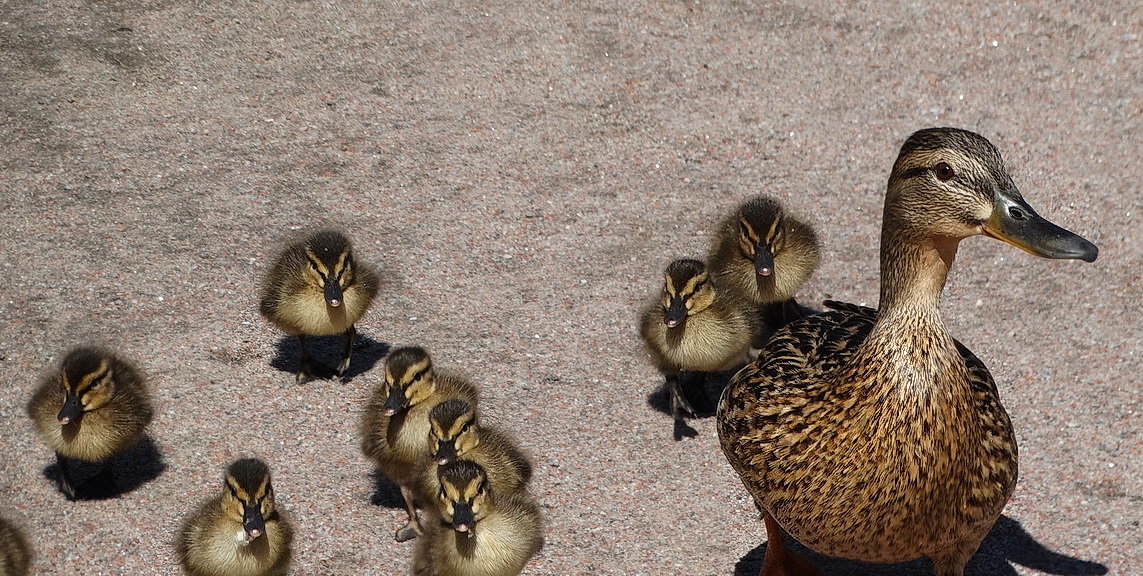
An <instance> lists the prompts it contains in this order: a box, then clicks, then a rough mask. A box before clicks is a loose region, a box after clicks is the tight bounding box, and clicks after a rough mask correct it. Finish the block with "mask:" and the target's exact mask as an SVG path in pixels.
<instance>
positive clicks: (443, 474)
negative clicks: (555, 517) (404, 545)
mask: <svg viewBox="0 0 1143 576" xmlns="http://www.w3.org/2000/svg"><path fill="white" fill-rule="evenodd" d="M438 475H439V482H438V483H439V485H440V489H439V491H438V492H437V493H436V494H435V498H434V502H433V507H434V508H435V510H434V513H433V514H432V516H433V520H432V521H431V522H426V524H427V532H426V533H425V536H424V537H422V538H421V539H420V540H419V541H418V542H417V547H416V550H415V551H414V556H413V574H415V575H416V576H514V575H517V574H520V572H521V571H522V570H523V569H524V566H525V565H526V564H527V563H528V560H529V559H531V558H532V556H535V554H536V552H539V551H540V548H542V547H543V545H544V536H543V521H542V519H541V517H540V510H539V507H538V506H537V505H536V502H535V500H534V499H533V498H532V497H531V495H529V494H528V492H527V491H526V490H521V491H518V492H509V493H503V494H502V493H498V492H495V491H494V490H491V489H490V488H489V482H488V477H487V476H486V475H485V472H484V469H482V468H481V467H480V465H479V464H477V463H475V462H472V461H469V460H456V461H454V462H451V463H449V464H446V465H444V466H441V467H440V469H439V470H438Z"/></svg>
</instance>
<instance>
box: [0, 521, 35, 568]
mask: <svg viewBox="0 0 1143 576" xmlns="http://www.w3.org/2000/svg"><path fill="white" fill-rule="evenodd" d="M31 565H32V547H31V546H29V545H28V539H27V538H25V537H24V534H23V533H22V532H20V529H19V528H17V527H16V526H15V525H13V524H11V523H10V522H8V521H7V520H5V519H4V518H3V517H0V576H25V575H26V574H27V573H28V568H29V567H30V566H31Z"/></svg>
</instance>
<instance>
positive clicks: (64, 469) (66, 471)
mask: <svg viewBox="0 0 1143 576" xmlns="http://www.w3.org/2000/svg"><path fill="white" fill-rule="evenodd" d="M56 465H57V466H58V467H59V477H57V478H56V484H57V485H58V486H59V489H60V492H63V495H64V496H67V499H68V500H75V485H74V484H73V483H72V479H71V468H69V467H68V463H67V458H65V457H64V456H63V455H61V454H60V453H59V452H56Z"/></svg>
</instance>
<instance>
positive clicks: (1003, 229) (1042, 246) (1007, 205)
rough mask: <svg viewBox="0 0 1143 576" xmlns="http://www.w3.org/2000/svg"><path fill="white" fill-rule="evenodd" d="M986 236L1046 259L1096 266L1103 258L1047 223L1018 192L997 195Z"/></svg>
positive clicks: (1077, 238) (1092, 247) (1088, 244)
mask: <svg viewBox="0 0 1143 576" xmlns="http://www.w3.org/2000/svg"><path fill="white" fill-rule="evenodd" d="M984 234H985V236H991V237H993V238H996V239H997V240H1003V241H1005V242H1007V243H1009V244H1011V245H1013V246H1015V247H1017V248H1020V249H1021V250H1024V251H1026V252H1028V253H1031V254H1035V255H1036V256H1042V257H1044V258H1055V259H1066V258H1072V259H1078V260H1083V261H1085V262H1094V261H1095V258H1096V256H1098V255H1099V248H1096V246H1095V244H1092V243H1091V242H1088V241H1087V240H1086V239H1084V238H1083V237H1081V236H1079V235H1077V234H1074V233H1072V232H1069V231H1067V230H1065V229H1063V228H1060V227H1059V226H1056V225H1055V224H1053V223H1051V222H1049V221H1048V220H1046V219H1044V218H1043V217H1042V216H1040V215H1039V214H1037V213H1036V211H1035V210H1033V209H1032V207H1031V206H1029V205H1028V203H1027V202H1025V201H1024V198H1022V197H1021V196H1020V192H1018V191H1016V190H1008V191H1004V192H1001V193H999V194H997V195H996V201H995V204H994V205H993V208H992V216H991V217H990V218H989V219H988V221H987V222H985V223H984Z"/></svg>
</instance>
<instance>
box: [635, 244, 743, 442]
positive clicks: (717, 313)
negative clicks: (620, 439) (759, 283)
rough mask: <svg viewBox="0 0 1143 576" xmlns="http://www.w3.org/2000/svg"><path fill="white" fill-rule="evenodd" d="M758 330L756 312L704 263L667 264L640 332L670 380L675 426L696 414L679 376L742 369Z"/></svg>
mask: <svg viewBox="0 0 1143 576" xmlns="http://www.w3.org/2000/svg"><path fill="white" fill-rule="evenodd" d="M757 330H758V315H757V314H756V313H755V309H754V308H753V307H752V306H751V305H749V304H748V303H746V302H745V301H744V300H743V299H742V298H740V297H739V296H737V295H736V294H734V293H733V292H730V291H727V290H723V289H722V287H721V285H716V282H715V279H713V278H711V275H710V273H709V272H708V271H707V267H706V266H705V265H704V264H703V263H702V262H700V261H698V260H689V259H683V260H675V261H674V262H671V263H670V264H668V265H667V269H666V271H664V273H663V290H662V294H661V296H660V298H659V300H658V301H657V302H654V303H652V304H650V305H649V306H647V307H646V308H645V309H644V310H643V312H642V314H641V317H640V322H639V333H640V335H641V336H642V337H643V342H644V343H645V344H646V347H647V351H648V352H649V353H650V354H651V359H652V361H653V362H654V363H655V366H656V367H657V368H658V369H659V371H660V372H662V373H663V375H664V377H666V380H667V391H668V393H669V394H670V409H671V415H672V416H673V417H674V419H675V421H676V422H680V421H681V420H682V418H683V413H690V414H694V413H695V409H694V407H693V406H692V405H691V403H690V401H689V400H687V394H686V391H685V390H684V389H683V385H682V383H681V381H680V379H679V373H680V372H681V371H684V370H686V371H696V372H720V371H728V370H737V369H738V368H741V367H742V366H743V365H745V364H746V363H748V362H750V360H752V357H751V343H752V340H753V338H754V334H755V333H756V332H757ZM676 438H679V436H678V435H677V434H676Z"/></svg>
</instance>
